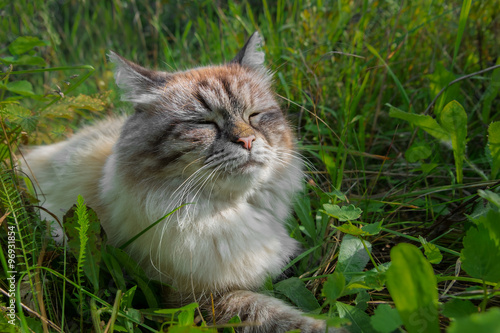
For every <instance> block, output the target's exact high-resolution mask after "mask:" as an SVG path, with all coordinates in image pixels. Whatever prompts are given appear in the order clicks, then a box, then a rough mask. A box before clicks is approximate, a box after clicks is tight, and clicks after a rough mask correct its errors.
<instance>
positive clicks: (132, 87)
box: [108, 51, 169, 105]
mask: <svg viewBox="0 0 500 333" xmlns="http://www.w3.org/2000/svg"><path fill="white" fill-rule="evenodd" d="M108 57H109V60H110V61H111V62H112V63H114V64H115V69H114V72H115V82H116V84H117V85H118V87H119V88H120V90H121V99H122V100H123V101H128V102H132V103H134V104H136V105H137V104H151V103H153V102H155V101H156V100H157V99H158V98H159V96H160V94H161V92H162V88H163V87H164V86H165V84H167V81H168V78H169V74H168V73H165V72H158V71H154V70H150V69H147V68H144V67H142V66H139V65H137V64H135V63H133V62H132V61H129V60H127V59H125V58H123V57H122V56H120V55H118V54H116V53H115V52H113V51H110V52H109V54H108Z"/></svg>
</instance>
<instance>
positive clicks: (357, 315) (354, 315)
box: [335, 302, 374, 333]
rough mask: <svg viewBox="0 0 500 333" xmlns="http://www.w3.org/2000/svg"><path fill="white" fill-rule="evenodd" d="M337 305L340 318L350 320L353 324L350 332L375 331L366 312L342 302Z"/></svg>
mask: <svg viewBox="0 0 500 333" xmlns="http://www.w3.org/2000/svg"><path fill="white" fill-rule="evenodd" d="M335 304H336V306H337V310H338V312H339V317H340V318H345V319H349V321H350V322H351V325H349V332H351V333H372V332H373V331H374V330H373V327H372V324H371V323H370V317H369V316H368V314H366V312H365V311H363V310H360V309H358V308H357V307H355V306H352V305H348V304H345V303H342V302H336V303H335Z"/></svg>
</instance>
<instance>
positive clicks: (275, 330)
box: [210, 290, 347, 333]
mask: <svg viewBox="0 0 500 333" xmlns="http://www.w3.org/2000/svg"><path fill="white" fill-rule="evenodd" d="M210 312H211V311H210ZM235 315H238V316H239V317H240V318H241V320H242V322H245V323H248V324H249V325H248V326H243V327H240V328H238V329H237V331H238V332H241V333H284V332H287V331H290V330H294V329H300V330H301V332H302V333H324V332H328V333H344V332H347V330H345V329H343V328H329V329H328V330H327V329H326V324H325V322H324V321H322V320H318V319H314V318H311V317H308V316H305V315H304V313H302V312H301V311H299V310H297V309H295V308H293V307H291V306H289V305H287V304H285V303H284V302H282V301H281V300H279V299H276V298H274V297H271V296H266V295H262V294H259V293H256V292H252V291H248V290H236V291H232V292H228V293H226V294H224V295H223V296H221V297H219V298H218V299H217V300H216V302H215V316H216V317H217V319H218V323H219V322H221V323H225V322H227V321H228V320H229V319H230V318H231V317H233V316H235Z"/></svg>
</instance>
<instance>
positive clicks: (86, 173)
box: [23, 117, 126, 216]
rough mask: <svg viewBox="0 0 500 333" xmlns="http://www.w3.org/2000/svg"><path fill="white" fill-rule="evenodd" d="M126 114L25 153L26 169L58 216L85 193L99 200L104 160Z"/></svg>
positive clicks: (95, 201) (91, 200)
mask: <svg viewBox="0 0 500 333" xmlns="http://www.w3.org/2000/svg"><path fill="white" fill-rule="evenodd" d="M125 119H126V117H114V118H109V119H106V120H102V121H100V122H97V123H96V124H94V125H92V126H88V127H84V128H83V129H81V130H80V131H79V132H78V133H77V134H75V135H74V136H72V137H71V138H70V139H69V140H66V141H63V142H59V143H55V144H52V145H47V146H39V147H36V148H34V149H32V150H31V151H29V152H28V153H27V154H26V156H25V161H24V163H23V171H24V172H25V173H26V174H27V175H28V176H29V177H30V178H31V179H32V181H33V183H34V185H35V188H37V189H38V190H39V191H40V192H41V193H39V197H40V198H41V199H42V200H43V201H44V203H43V205H44V207H46V208H47V209H49V210H50V211H52V212H53V213H55V214H56V215H57V216H60V215H61V213H62V211H63V210H67V209H68V208H69V207H71V205H72V204H73V203H74V202H76V199H77V196H78V195H79V194H80V195H82V196H83V197H84V198H85V200H86V201H87V202H88V203H89V205H91V206H95V205H97V204H98V192H99V180H100V178H101V177H102V173H103V168H104V164H105V163H106V160H107V158H108V157H109V155H110V154H111V153H112V149H113V146H114V144H115V143H116V141H117V140H118V138H119V136H120V131H121V128H122V126H123V123H124V122H125Z"/></svg>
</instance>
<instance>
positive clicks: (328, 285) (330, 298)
mask: <svg viewBox="0 0 500 333" xmlns="http://www.w3.org/2000/svg"><path fill="white" fill-rule="evenodd" d="M344 287H345V276H344V274H342V273H339V272H337V271H335V272H334V273H333V274H331V275H329V276H328V279H327V280H326V282H325V283H324V284H323V289H322V291H321V295H322V296H324V297H326V301H327V302H328V303H330V304H333V303H334V302H335V301H336V300H337V298H339V297H340V296H342V292H343V291H344Z"/></svg>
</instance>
